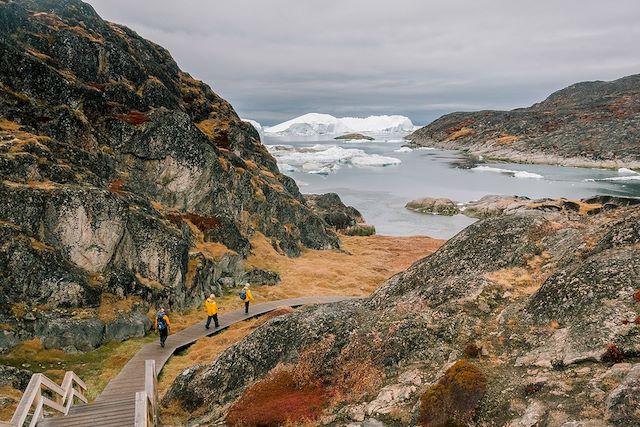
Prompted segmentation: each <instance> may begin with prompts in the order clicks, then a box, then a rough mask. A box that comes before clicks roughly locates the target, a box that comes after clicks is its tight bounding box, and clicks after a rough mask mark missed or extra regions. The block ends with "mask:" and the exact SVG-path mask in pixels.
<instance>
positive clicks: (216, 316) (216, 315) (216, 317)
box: [206, 313, 220, 329]
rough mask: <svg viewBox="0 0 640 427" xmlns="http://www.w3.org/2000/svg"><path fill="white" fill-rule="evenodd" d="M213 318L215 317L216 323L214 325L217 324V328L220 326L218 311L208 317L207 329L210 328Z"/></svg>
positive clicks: (214, 321)
mask: <svg viewBox="0 0 640 427" xmlns="http://www.w3.org/2000/svg"><path fill="white" fill-rule="evenodd" d="M211 319H213V324H214V325H216V328H217V327H218V326H220V325H219V324H218V313H216V314H214V315H213V316H208V317H207V326H206V327H207V329H209V325H210V324H211Z"/></svg>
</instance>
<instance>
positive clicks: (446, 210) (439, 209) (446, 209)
mask: <svg viewBox="0 0 640 427" xmlns="http://www.w3.org/2000/svg"><path fill="white" fill-rule="evenodd" d="M405 208H407V209H409V210H412V211H414V212H419V213H426V214H435V215H447V216H452V215H457V214H459V213H460V209H458V206H456V204H455V203H454V202H452V201H451V200H449V199H434V198H431V197H425V198H423V199H416V200H411V201H410V202H409V203H407V204H406V205H405Z"/></svg>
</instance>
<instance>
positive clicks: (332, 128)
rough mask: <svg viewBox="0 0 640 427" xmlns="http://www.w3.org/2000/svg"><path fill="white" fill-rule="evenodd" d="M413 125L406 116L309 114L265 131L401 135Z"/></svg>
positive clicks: (284, 133)
mask: <svg viewBox="0 0 640 427" xmlns="http://www.w3.org/2000/svg"><path fill="white" fill-rule="evenodd" d="M413 127H414V126H413V123H411V120H410V119H409V118H408V117H405V116H397V115H396V116H369V117H366V118H359V117H342V118H337V117H334V116H332V115H330V114H320V113H307V114H304V115H302V116H300V117H296V118H293V119H291V120H287V121H286V122H284V123H280V124H278V125H275V126H271V127H266V128H264V131H265V132H266V133H269V134H276V135H295V136H309V135H334V134H343V133H352V132H370V133H400V132H410V131H412V130H413Z"/></svg>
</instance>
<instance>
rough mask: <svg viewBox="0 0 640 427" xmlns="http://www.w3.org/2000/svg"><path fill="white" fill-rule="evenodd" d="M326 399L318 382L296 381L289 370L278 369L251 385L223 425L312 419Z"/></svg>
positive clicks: (256, 426) (271, 425) (259, 426)
mask: <svg viewBox="0 0 640 427" xmlns="http://www.w3.org/2000/svg"><path fill="white" fill-rule="evenodd" d="M329 398H330V393H329V391H328V390H327V389H326V388H324V387H323V386H322V385H321V384H320V383H303V384H300V383H299V382H298V381H296V378H295V375H294V373H293V372H292V371H291V370H286V369H278V370H275V371H273V372H272V373H271V374H270V375H269V376H268V377H267V378H265V379H264V380H262V381H260V382H258V383H256V384H254V385H253V386H252V387H251V388H249V390H247V392H246V393H245V394H243V395H242V397H241V398H240V399H239V400H238V401H236V403H234V404H233V406H231V409H230V410H229V413H228V415H227V420H226V421H227V424H228V425H231V426H242V427H277V426H282V425H285V424H287V423H299V422H311V421H314V420H316V419H317V418H318V417H319V416H320V414H321V413H322V411H323V410H324V408H325V406H326V405H327V403H328V401H329Z"/></svg>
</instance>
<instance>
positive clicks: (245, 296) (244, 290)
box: [240, 285, 253, 314]
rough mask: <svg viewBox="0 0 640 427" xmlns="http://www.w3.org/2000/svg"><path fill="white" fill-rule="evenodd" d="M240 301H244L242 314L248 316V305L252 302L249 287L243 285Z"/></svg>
mask: <svg viewBox="0 0 640 427" xmlns="http://www.w3.org/2000/svg"><path fill="white" fill-rule="evenodd" d="M240 299H241V300H242V301H244V314H249V303H250V302H251V301H253V295H251V290H250V289H249V285H244V288H242V290H241V291H240Z"/></svg>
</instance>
